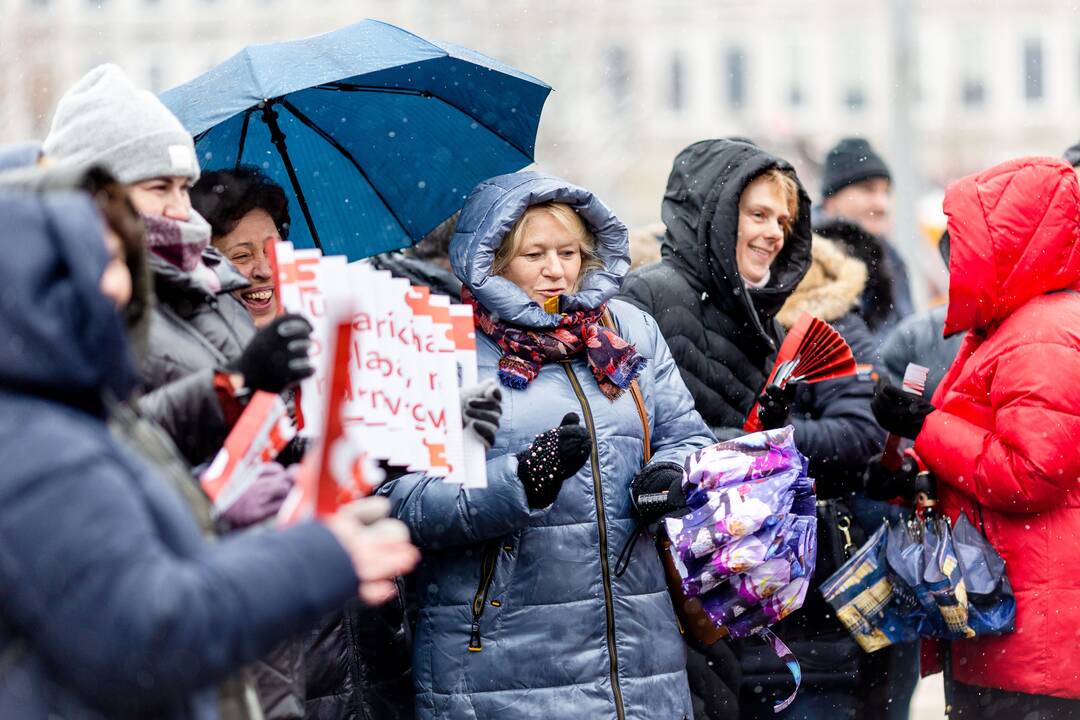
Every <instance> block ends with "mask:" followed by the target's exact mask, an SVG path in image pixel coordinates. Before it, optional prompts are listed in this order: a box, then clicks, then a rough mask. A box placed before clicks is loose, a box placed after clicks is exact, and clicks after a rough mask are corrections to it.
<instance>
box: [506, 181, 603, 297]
mask: <svg viewBox="0 0 1080 720" xmlns="http://www.w3.org/2000/svg"><path fill="white" fill-rule="evenodd" d="M540 213H545V214H547V215H549V216H551V217H552V218H554V219H555V221H556V222H558V223H559V224H560V225H562V226H563V227H564V228H565V229H566V230H567V232H569V233H570V234H571V235H574V236H575V237H576V238H577V239H578V242H579V244H580V246H581V272H580V273H578V281H577V287H575V288H574V290H575V291H576V290H577V289H578V287H581V281H582V280H583V279H584V278H585V275H587V274H588V273H590V272H592V271H593V270H599V269H600V268H602V267H604V263H603V261H602V260H600V255H599V254H598V253H597V251H596V238H595V237H593V234H592V233H591V232H589V229H588V228H587V227H586V226H585V221H584V220H582V219H581V216H580V215H578V214H577V212H576V211H575V210H574V209H573V208H572V207H570V206H569V205H567V204H566V203H557V202H547V203H541V204H539V205H533V206H531V207H530V208H529V209H527V210H526V211H525V212H524V213H522V214H521V217H520V218H518V221H517V222H516V223H514V227H512V228H510V232H508V233H506V238H505V239H504V240H503V241H502V244H501V245H499V249H498V250H496V251H495V261H494V262H493V263H492V265H491V274H492V275H501V274H502V273H503V271H505V270H506V267H507V265H509V264H510V261H511V260H513V259H514V258H515V257H517V254H518V251H519V250H520V249H521V245H522V243H523V242H525V236H526V234H527V226H528V224H529V220H530V218H534V217H536V216H537V215H539V214H540Z"/></svg>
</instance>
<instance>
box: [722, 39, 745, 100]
mask: <svg viewBox="0 0 1080 720" xmlns="http://www.w3.org/2000/svg"><path fill="white" fill-rule="evenodd" d="M724 67H725V70H726V71H727V73H726V77H727V87H726V93H725V99H726V100H727V105H728V107H729V108H731V109H732V110H739V109H741V108H743V107H745V106H746V53H744V52H743V50H742V48H731V49H730V50H728V51H727V53H726V54H725V56H724Z"/></svg>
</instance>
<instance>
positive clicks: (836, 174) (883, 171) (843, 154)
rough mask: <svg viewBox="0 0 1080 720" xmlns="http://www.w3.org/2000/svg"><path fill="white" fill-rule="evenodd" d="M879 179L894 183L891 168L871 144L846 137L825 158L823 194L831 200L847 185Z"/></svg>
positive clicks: (822, 179)
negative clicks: (832, 196)
mask: <svg viewBox="0 0 1080 720" xmlns="http://www.w3.org/2000/svg"><path fill="white" fill-rule="evenodd" d="M879 177H880V178H885V179H886V180H889V181H890V182H891V181H892V175H890V174H889V168H888V166H887V165H886V164H885V161H884V160H882V159H881V156H880V155H878V154H877V153H876V152H874V149H873V148H872V147H870V143H868V142H867V141H866V140H864V139H863V138H844V139H843V140H841V141H840V142H838V143H837V144H836V146H835V147H833V149H832V150H830V151H829V154H828V155H826V156H825V173H824V175H823V176H822V178H821V194H822V195H824V196H825V197H829V196H830V195H835V194H836V193H837V192H839V191H840V190H843V189H844V188H845V187H847V186H848V185H852V184H854V183H857V182H862V181H863V180H869V179H870V178H879Z"/></svg>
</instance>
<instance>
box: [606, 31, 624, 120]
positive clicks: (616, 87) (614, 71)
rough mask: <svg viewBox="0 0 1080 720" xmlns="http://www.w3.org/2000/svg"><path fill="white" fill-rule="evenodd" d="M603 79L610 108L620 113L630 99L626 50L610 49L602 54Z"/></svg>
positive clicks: (619, 48)
mask: <svg viewBox="0 0 1080 720" xmlns="http://www.w3.org/2000/svg"><path fill="white" fill-rule="evenodd" d="M604 79H605V81H606V82H607V86H608V92H609V93H610V95H611V104H612V106H613V107H614V109H615V111H616V112H622V111H623V110H625V109H626V106H627V102H628V101H629V99H630V56H629V53H627V52H626V48H621V47H611V48H608V49H607V51H606V52H605V53H604Z"/></svg>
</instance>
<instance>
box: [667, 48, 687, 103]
mask: <svg viewBox="0 0 1080 720" xmlns="http://www.w3.org/2000/svg"><path fill="white" fill-rule="evenodd" d="M669 90H670V93H669V95H668V101H669V102H670V104H671V109H672V110H674V111H676V112H679V111H681V110H683V109H684V108H685V107H686V66H685V65H684V64H683V60H682V58H681V57H680V56H678V55H675V56H673V57H672V58H671V85H670V88H669Z"/></svg>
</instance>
